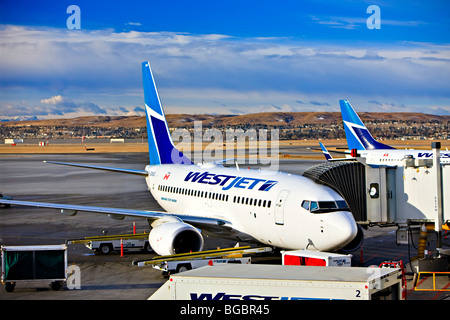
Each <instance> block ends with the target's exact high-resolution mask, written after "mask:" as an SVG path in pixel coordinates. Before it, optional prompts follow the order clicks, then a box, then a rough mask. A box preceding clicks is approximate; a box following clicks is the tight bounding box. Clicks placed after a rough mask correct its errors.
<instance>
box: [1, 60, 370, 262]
mask: <svg viewBox="0 0 450 320" xmlns="http://www.w3.org/2000/svg"><path fill="white" fill-rule="evenodd" d="M142 73H143V84H144V100H145V110H146V117H147V130H148V147H149V158H150V164H149V165H147V166H146V167H145V170H130V169H120V168H111V167H101V166H95V165H84V164H74V163H63V162H52V161H47V162H48V163H54V164H60V165H68V166H76V167H82V168H90V169H98V170H106V171H114V172H121V173H128V174H135V175H140V176H143V177H144V178H145V180H146V183H147V186H148V189H149V190H150V192H151V194H152V195H153V197H154V198H155V200H156V201H157V202H158V203H159V204H160V205H161V207H162V208H164V210H166V212H159V211H143V210H131V209H118V208H104V207H92V206H79V205H66V204H53V203H41V202H28V201H15V200H0V203H4V204H12V205H24V206H34V207H43V208H55V209H60V210H61V212H62V213H64V214H66V215H75V214H76V213H77V211H85V212H96V213H103V214H108V215H110V216H111V217H112V218H114V219H123V218H124V217H125V216H129V217H133V218H135V217H141V218H144V219H147V220H148V221H149V224H150V226H151V228H152V229H151V232H150V234H149V242H150V245H151V246H152V248H153V250H154V251H155V252H156V253H158V254H160V255H170V254H176V253H185V252H190V251H201V250H202V248H203V245H204V240H203V235H211V236H216V237H220V238H228V239H234V240H237V241H246V242H255V243H260V244H261V243H262V244H264V245H268V246H273V247H279V248H285V249H303V248H308V249H311V250H319V251H338V250H344V251H352V250H355V249H357V248H358V247H359V245H360V244H361V243H362V239H363V234H362V231H361V229H360V228H359V227H358V226H357V224H356V222H355V220H354V218H353V215H352V213H351V212H350V211H349V209H348V207H347V204H346V203H345V201H344V199H343V198H342V197H341V196H340V195H339V194H337V193H336V192H335V191H334V190H332V189H331V188H328V187H326V186H323V185H319V184H316V183H314V182H313V181H311V180H309V179H307V178H305V177H302V176H297V175H291V174H287V173H281V172H274V171H272V172H265V171H260V170H242V169H241V170H239V169H238V168H237V167H236V168H234V167H230V168H226V167H223V166H219V165H217V164H201V165H196V164H193V163H192V162H191V161H190V160H189V159H188V158H187V157H186V156H185V155H184V154H183V153H181V152H180V151H179V150H178V149H177V148H176V147H175V146H174V144H173V142H172V139H171V135H170V131H169V128H168V125H167V122H166V118H165V114H164V111H163V108H162V106H161V103H160V100H159V95H158V91H157V89H156V86H155V82H154V78H153V74H152V71H151V68H150V65H149V63H148V62H143V63H142Z"/></svg>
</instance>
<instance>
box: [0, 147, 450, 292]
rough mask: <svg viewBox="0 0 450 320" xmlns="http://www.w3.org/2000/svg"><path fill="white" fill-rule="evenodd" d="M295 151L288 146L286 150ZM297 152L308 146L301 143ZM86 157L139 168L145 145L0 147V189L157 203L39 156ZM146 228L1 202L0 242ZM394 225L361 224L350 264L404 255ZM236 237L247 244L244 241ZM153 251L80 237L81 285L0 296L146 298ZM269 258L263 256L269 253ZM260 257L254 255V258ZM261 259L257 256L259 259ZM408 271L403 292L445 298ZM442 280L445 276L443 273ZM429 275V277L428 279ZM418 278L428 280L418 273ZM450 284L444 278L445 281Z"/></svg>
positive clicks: (299, 165)
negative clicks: (98, 248) (98, 149)
mask: <svg viewBox="0 0 450 320" xmlns="http://www.w3.org/2000/svg"><path fill="white" fill-rule="evenodd" d="M290 152H291V153H293V152H294V151H293V150H290ZM297 152H299V153H303V152H310V151H306V150H300V151H298V150H297ZM44 160H53V161H65V162H75V163H90V164H97V165H104V166H112V167H125V168H134V169H143V168H144V167H145V165H146V163H147V161H148V154H147V153H120V154H115V153H104V154H102V153H95V154H90V153H74V154H1V153H0V193H4V194H5V195H9V196H13V197H14V199H15V200H29V201H40V202H54V203H70V204H80V205H93V206H105V207H106V206H107V207H118V208H133V209H148V210H162V208H161V207H159V205H158V204H157V203H156V201H155V200H154V199H153V197H152V195H151V194H150V193H149V192H148V190H147V186H146V184H145V181H144V179H143V178H140V177H137V176H132V175H124V174H119V173H111V172H103V171H96V170H89V169H81V168H72V167H66V166H57V165H52V164H46V163H43V162H42V161H44ZM320 162H321V160H301V159H284V160H282V161H281V162H280V168H279V169H280V170H281V171H285V172H290V173H294V174H301V173H302V172H303V171H304V170H306V169H307V168H309V167H311V166H312V165H314V164H317V163H320ZM133 221H135V223H136V230H137V232H144V231H148V229H149V226H148V224H147V222H146V221H145V220H144V219H136V220H133V219H130V218H125V220H123V221H116V220H112V219H110V218H108V217H107V216H105V215H102V214H92V213H82V212H80V213H78V214H77V215H76V216H73V217H67V216H65V215H62V214H60V213H59V211H58V210H51V209H41V208H31V207H14V206H13V207H11V208H0V243H1V244H2V245H38V244H63V243H65V241H66V240H68V239H76V238H84V237H87V236H97V235H102V232H103V231H104V230H107V231H108V234H110V235H111V234H121V233H132V230H133V229H132V228H133ZM395 230H396V228H393V227H390V228H379V227H371V228H368V229H367V230H365V231H364V233H365V242H364V244H363V246H362V248H361V249H360V250H357V251H355V252H353V253H352V254H353V258H352V265H353V266H371V265H379V264H380V263H381V262H382V261H385V260H400V259H401V260H403V261H404V262H405V263H407V262H408V261H409V258H410V257H411V256H414V255H415V252H414V248H412V249H411V248H408V246H407V245H396V243H395ZM234 245H235V243H230V241H229V240H221V239H215V238H206V239H205V250H207V249H214V248H217V247H221V248H225V247H228V246H234ZM241 245H245V244H242V243H241ZM151 256H153V254H146V253H140V252H125V254H124V256H123V257H121V256H120V253H112V254H110V255H96V254H94V253H93V252H92V251H91V250H89V249H88V248H86V247H85V246H84V245H82V244H76V245H69V246H68V260H69V265H75V266H78V267H79V268H80V271H81V281H80V289H75V290H71V289H68V288H67V287H63V288H61V289H60V290H58V291H53V290H52V289H50V288H49V287H48V286H47V284H42V283H40V282H21V283H18V284H17V285H16V288H15V290H14V291H13V292H11V293H9V292H6V291H5V288H4V286H3V285H2V286H0V300H118V299H120V300H146V299H148V298H149V297H150V296H151V295H152V294H153V293H154V292H155V291H156V290H157V289H158V288H159V287H160V286H161V285H162V284H163V283H164V282H166V281H167V278H166V277H163V276H162V275H161V272H160V271H158V270H156V269H153V268H151V267H138V266H133V265H132V261H133V260H142V259H145V258H147V257H151ZM268 258H269V260H270V263H274V261H275V263H277V262H281V256H270V257H268ZM269 260H268V261H269ZM258 261H259V260H258ZM260 263H261V262H260ZM406 271H407V273H408V274H407V280H408V282H407V299H408V300H442V299H446V298H447V299H448V296H449V293H450V292H449V291H432V292H429V291H414V289H413V287H412V280H413V279H412V278H413V277H412V274H411V273H410V271H409V270H406ZM445 279H446V280H442V281H444V286H445V283H446V282H445V281H447V282H448V278H447V277H445ZM426 281H428V280H426ZM422 282H423V283H422V284H423V285H427V284H426V283H425V280H422ZM449 285H450V282H449V283H448V285H447V289H448V286H449Z"/></svg>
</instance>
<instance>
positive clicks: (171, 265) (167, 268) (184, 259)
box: [132, 246, 272, 275]
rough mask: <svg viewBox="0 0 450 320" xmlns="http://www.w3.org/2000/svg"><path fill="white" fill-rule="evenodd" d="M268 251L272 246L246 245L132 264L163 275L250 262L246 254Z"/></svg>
mask: <svg viewBox="0 0 450 320" xmlns="http://www.w3.org/2000/svg"><path fill="white" fill-rule="evenodd" d="M267 252H272V248H270V247H259V248H252V247H250V246H245V247H234V248H226V249H216V250H207V251H199V252H190V253H180V254H174V255H169V256H157V257H154V258H153V259H148V260H138V261H133V263H132V264H133V265H136V266H139V267H143V266H152V267H153V268H155V269H158V270H160V271H161V273H162V275H170V274H175V273H179V272H184V271H187V270H191V269H196V268H200V267H204V266H208V265H209V266H214V265H220V264H227V263H237V264H250V263H251V257H249V256H247V257H244V255H251V254H256V253H267Z"/></svg>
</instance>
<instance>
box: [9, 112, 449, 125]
mask: <svg viewBox="0 0 450 320" xmlns="http://www.w3.org/2000/svg"><path fill="white" fill-rule="evenodd" d="M166 116H167V121H168V123H169V126H170V127H172V128H173V127H186V128H189V127H193V125H194V121H202V125H203V126H204V127H215V126H217V127H221V126H222V127H228V126H240V125H250V126H258V125H267V126H288V127H295V126H299V125H304V124H332V123H337V124H340V123H341V122H342V117H341V114H340V113H339V112H263V113H253V114H245V115H208V114H168V115H166ZM359 116H360V118H361V120H362V121H364V122H373V121H411V122H419V123H420V122H434V121H436V122H448V121H450V116H437V115H430V114H424V113H406V112H405V113H400V112H395V113H389V112H384V113H379V112H360V113H359ZM0 124H1V125H4V126H27V125H30V126H46V127H47V126H50V127H53V126H65V127H71V126H88V127H100V128H114V127H123V128H138V127H145V126H146V121H145V117H139V116H130V117H125V116H89V117H78V118H72V119H52V120H31V121H30V120H27V121H7V122H1V123H0Z"/></svg>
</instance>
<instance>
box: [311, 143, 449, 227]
mask: <svg viewBox="0 0 450 320" xmlns="http://www.w3.org/2000/svg"><path fill="white" fill-rule="evenodd" d="M439 149H440V144H439V143H433V152H434V158H433V159H426V160H423V159H414V158H413V157H412V156H407V157H405V159H404V160H403V165H401V166H388V165H370V164H366V162H365V159H363V158H355V159H352V160H350V161H347V160H343V161H334V162H327V163H323V164H320V165H317V166H314V167H312V168H310V169H308V170H307V171H306V172H305V173H304V174H303V175H304V176H306V177H308V178H310V179H312V180H314V181H315V182H318V183H321V184H324V185H327V186H329V187H331V188H333V189H335V190H336V191H337V192H338V193H340V194H341V195H342V197H343V198H344V199H345V200H346V201H347V204H348V205H349V207H350V209H351V211H352V213H353V216H354V218H355V220H356V221H357V222H358V224H361V225H364V224H365V225H380V226H383V225H398V226H400V227H401V226H407V225H411V224H420V223H434V230H435V231H443V230H444V229H446V228H448V226H447V225H446V223H447V222H449V220H450V165H444V164H441V163H440V152H439Z"/></svg>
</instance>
